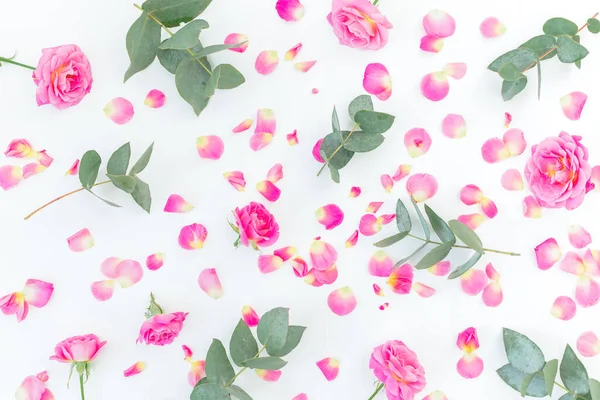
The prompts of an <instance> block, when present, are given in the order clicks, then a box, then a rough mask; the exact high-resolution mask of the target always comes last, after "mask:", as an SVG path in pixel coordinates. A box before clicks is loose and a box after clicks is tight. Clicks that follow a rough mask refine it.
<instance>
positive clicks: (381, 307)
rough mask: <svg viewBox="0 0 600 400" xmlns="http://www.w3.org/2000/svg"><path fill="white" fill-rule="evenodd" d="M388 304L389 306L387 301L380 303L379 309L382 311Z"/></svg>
mask: <svg viewBox="0 0 600 400" xmlns="http://www.w3.org/2000/svg"><path fill="white" fill-rule="evenodd" d="M389 306H390V303H387V302H386V303H383V304H382V305H380V306H379V309H380V310H381V311H384V310H387V309H388V307H389Z"/></svg>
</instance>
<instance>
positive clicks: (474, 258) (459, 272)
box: [448, 252, 483, 279]
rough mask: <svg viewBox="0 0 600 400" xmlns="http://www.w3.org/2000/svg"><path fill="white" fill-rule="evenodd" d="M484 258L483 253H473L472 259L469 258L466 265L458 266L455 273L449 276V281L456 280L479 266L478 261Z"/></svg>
mask: <svg viewBox="0 0 600 400" xmlns="http://www.w3.org/2000/svg"><path fill="white" fill-rule="evenodd" d="M482 256H483V254H482V253H477V252H475V253H473V255H472V256H471V258H469V259H468V260H467V261H466V262H465V263H464V264H462V265H460V266H458V267H457V268H456V269H455V270H454V271H452V272H451V273H450V275H448V279H456V278H458V277H459V276H461V275H462V274H464V273H465V272H467V271H468V270H470V269H471V268H472V267H473V266H474V265H475V264H477V261H479V259H480V258H481V257H482Z"/></svg>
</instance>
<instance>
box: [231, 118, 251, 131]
mask: <svg viewBox="0 0 600 400" xmlns="http://www.w3.org/2000/svg"><path fill="white" fill-rule="evenodd" d="M253 123H254V120H253V119H252V118H248V119H245V120H244V121H242V122H241V123H240V124H239V125H238V126H236V127H235V128H233V129H232V130H231V132H233V133H240V132H244V131H247V130H248V129H250V127H251V126H252V124H253Z"/></svg>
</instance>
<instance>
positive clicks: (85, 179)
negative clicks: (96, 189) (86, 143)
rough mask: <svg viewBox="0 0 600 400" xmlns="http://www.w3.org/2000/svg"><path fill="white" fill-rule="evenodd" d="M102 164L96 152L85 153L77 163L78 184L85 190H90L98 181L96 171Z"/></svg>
mask: <svg viewBox="0 0 600 400" xmlns="http://www.w3.org/2000/svg"><path fill="white" fill-rule="evenodd" d="M100 164H102V158H100V154H98V152H97V151H96V150H88V151H86V152H85V154H84V155H83V157H81V161H80V163H79V182H81V185H82V186H83V187H84V188H86V189H91V188H92V186H94V184H95V183H96V179H98V171H99V170H100Z"/></svg>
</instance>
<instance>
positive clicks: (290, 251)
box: [273, 246, 296, 262]
mask: <svg viewBox="0 0 600 400" xmlns="http://www.w3.org/2000/svg"><path fill="white" fill-rule="evenodd" d="M273 254H275V255H276V256H277V257H279V258H281V260H283V261H284V262H285V261H287V260H289V259H290V258H292V257H294V255H295V254H296V248H295V247H294V246H286V247H282V248H281V249H277V250H275V251H274V252H273Z"/></svg>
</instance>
